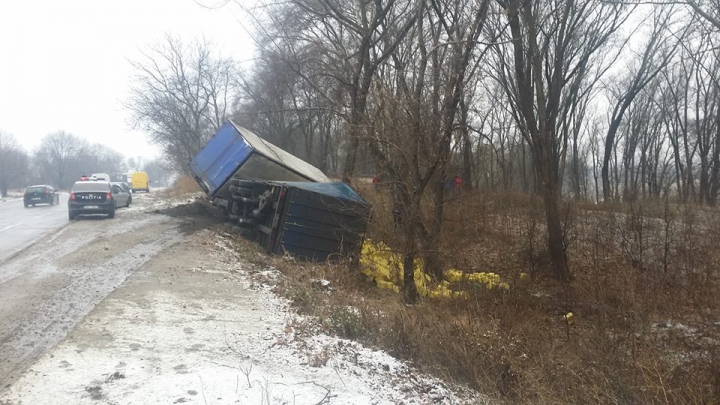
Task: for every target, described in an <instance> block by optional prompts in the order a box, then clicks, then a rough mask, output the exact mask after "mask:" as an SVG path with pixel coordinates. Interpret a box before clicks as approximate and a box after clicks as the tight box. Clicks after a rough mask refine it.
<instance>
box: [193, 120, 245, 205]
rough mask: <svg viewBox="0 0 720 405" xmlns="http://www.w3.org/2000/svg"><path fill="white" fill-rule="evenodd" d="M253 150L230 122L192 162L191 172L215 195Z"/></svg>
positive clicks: (209, 192) (210, 193)
mask: <svg viewBox="0 0 720 405" xmlns="http://www.w3.org/2000/svg"><path fill="white" fill-rule="evenodd" d="M252 152H253V149H252V147H251V146H250V145H249V144H248V143H247V142H246V141H245V139H243V137H242V135H240V133H239V132H238V131H237V130H236V129H235V127H234V126H233V125H232V124H231V123H230V121H228V122H226V123H225V125H223V126H222V128H220V130H219V131H218V132H217V133H216V134H215V136H214V137H213V138H212V139H210V140H209V141H208V142H207V143H206V144H205V146H204V147H203V148H202V150H201V151H200V152H198V154H197V155H195V157H194V158H193V160H192V162H190V172H191V173H192V174H193V176H194V177H195V179H196V180H197V181H198V182H199V183H200V185H201V186H203V184H204V186H205V187H207V189H206V190H205V192H206V193H208V195H210V196H214V195H215V193H216V192H217V191H218V190H219V189H220V188H221V187H222V186H223V184H225V182H226V181H227V180H228V179H229V178H230V177H231V176H232V175H233V173H235V171H236V170H237V168H238V167H240V166H241V165H242V164H243V163H245V161H246V160H247V159H248V157H249V156H250V154H251V153H252Z"/></svg>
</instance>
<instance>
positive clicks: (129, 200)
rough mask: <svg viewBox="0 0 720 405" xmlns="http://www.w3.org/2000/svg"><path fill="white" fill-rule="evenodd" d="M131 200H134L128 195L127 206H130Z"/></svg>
mask: <svg viewBox="0 0 720 405" xmlns="http://www.w3.org/2000/svg"><path fill="white" fill-rule="evenodd" d="M131 202H132V198H130V197H128V199H127V202H126V203H125V208H128V207H130V203H131Z"/></svg>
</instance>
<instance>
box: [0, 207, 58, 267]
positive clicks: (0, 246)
mask: <svg viewBox="0 0 720 405" xmlns="http://www.w3.org/2000/svg"><path fill="white" fill-rule="evenodd" d="M67 199H68V195H67V194H65V193H62V194H60V204H57V205H54V206H49V205H45V204H43V205H38V206H36V207H28V208H25V207H24V206H23V200H22V199H15V200H8V201H5V202H0V263H2V262H3V261H5V260H7V259H8V258H9V257H11V256H13V255H15V254H17V253H18V252H20V251H21V250H22V249H24V248H25V247H27V246H29V245H31V244H32V243H33V242H35V241H37V240H38V239H40V238H42V237H43V236H45V235H47V234H49V233H51V232H53V231H57V230H58V229H60V228H62V227H63V226H64V225H66V224H68V222H69V220H68V214H67Z"/></svg>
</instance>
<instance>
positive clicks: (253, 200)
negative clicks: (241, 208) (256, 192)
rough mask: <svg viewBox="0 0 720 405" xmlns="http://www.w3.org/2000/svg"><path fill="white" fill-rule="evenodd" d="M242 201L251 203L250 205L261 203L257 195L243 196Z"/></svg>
mask: <svg viewBox="0 0 720 405" xmlns="http://www.w3.org/2000/svg"><path fill="white" fill-rule="evenodd" d="M240 201H242V202H243V203H245V204H249V205H258V204H260V199H259V198H255V197H242V198H241V199H240Z"/></svg>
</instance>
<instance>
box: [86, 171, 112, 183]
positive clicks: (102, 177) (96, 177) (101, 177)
mask: <svg viewBox="0 0 720 405" xmlns="http://www.w3.org/2000/svg"><path fill="white" fill-rule="evenodd" d="M90 180H93V181H108V182H109V181H110V175H109V174H107V173H93V174H92V176H90Z"/></svg>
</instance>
